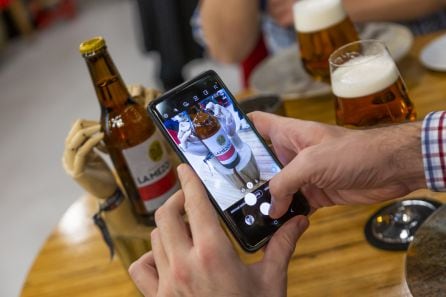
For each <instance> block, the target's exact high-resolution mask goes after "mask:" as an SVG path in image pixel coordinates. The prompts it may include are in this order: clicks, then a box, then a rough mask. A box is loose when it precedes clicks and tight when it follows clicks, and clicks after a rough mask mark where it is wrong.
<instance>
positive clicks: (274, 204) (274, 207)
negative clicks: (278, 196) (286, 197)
mask: <svg viewBox="0 0 446 297" xmlns="http://www.w3.org/2000/svg"><path fill="white" fill-rule="evenodd" d="M274 200H275V198H273V197H272V196H271V205H270V207H269V212H268V215H269V216H270V217H272V216H273V215H274V213H275V212H276V203H275V202H274Z"/></svg>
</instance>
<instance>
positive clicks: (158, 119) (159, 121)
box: [147, 70, 309, 252]
mask: <svg viewBox="0 0 446 297" xmlns="http://www.w3.org/2000/svg"><path fill="white" fill-rule="evenodd" d="M204 78H209V79H213V80H215V81H217V82H218V83H219V84H220V86H221V87H222V88H223V89H224V90H225V91H226V92H227V94H228V96H230V97H231V101H232V103H233V104H234V105H235V106H236V108H237V109H238V110H240V112H241V113H242V114H243V116H244V117H245V118H246V121H247V122H248V123H249V124H250V126H251V128H252V130H253V131H254V133H255V134H256V135H257V137H258V138H259V141H260V142H261V143H262V144H263V146H264V148H265V149H266V150H267V152H268V153H269V154H270V156H271V158H273V159H274V161H275V162H276V163H277V164H278V165H279V167H280V168H281V169H282V168H283V165H282V163H281V162H280V161H279V159H278V158H277V157H276V155H275V154H274V153H273V151H272V150H271V149H270V148H269V146H268V145H267V143H266V142H265V140H264V139H263V138H262V136H261V135H260V134H259V132H258V131H257V129H256V128H255V126H254V124H253V123H252V122H251V120H250V119H249V117H248V116H247V115H246V114H245V113H244V112H243V110H242V109H241V107H240V105H239V104H238V102H237V100H236V99H235V97H234V95H233V94H232V93H231V92H230V90H229V89H228V87H227V86H226V85H225V83H224V82H223V81H222V79H221V78H220V77H219V76H218V74H217V73H216V72H215V71H213V70H207V71H205V72H203V73H201V74H199V75H198V76H196V77H194V78H193V79H191V80H189V81H186V82H184V83H182V84H181V85H179V86H177V87H175V88H173V89H171V90H169V91H168V92H166V93H164V94H163V95H161V96H160V97H158V98H157V99H155V100H153V101H152V102H150V103H149V105H148V106H147V111H148V113H149V115H150V116H151V117H152V119H153V120H154V122H155V125H156V126H157V127H158V129H159V130H160V131H161V133H162V134H163V135H164V137H165V138H166V139H167V141H168V142H169V145H170V146H171V147H172V148H173V149H174V150H175V152H176V153H177V155H178V156H179V157H180V159H181V161H183V162H185V163H187V164H189V165H190V163H189V161H188V160H187V158H186V157H185V155H184V154H183V152H182V151H181V150H180V149H179V148H178V147H177V144H176V143H175V142H174V141H173V140H172V138H171V137H170V135H169V133H168V132H167V131H166V128H165V127H164V125H163V118H162V116H161V115H160V114H159V112H158V111H157V110H156V107H155V106H156V105H157V104H159V103H161V102H162V101H164V100H166V99H167V98H171V97H172V96H175V95H177V94H179V93H181V92H183V91H184V90H185V89H186V88H188V87H189V86H192V85H194V84H195V83H197V82H198V81H201V80H202V79H204ZM202 183H203V182H202ZM203 185H204V184H203ZM205 189H206V192H207V194H208V195H209V197H212V198H211V199H209V200H210V201H211V203H212V204H213V206H214V208H215V209H216V210H217V212H218V213H219V215H220V217H221V218H222V219H223V221H224V222H225V224H226V226H227V227H228V228H229V230H230V231H231V233H232V234H233V236H234V238H235V239H236V240H237V242H238V243H239V244H240V246H241V247H242V248H243V249H244V250H245V251H247V252H255V251H257V250H259V249H260V248H262V247H263V246H264V245H265V244H266V243H267V242H268V241H269V239H270V238H271V237H272V235H273V234H274V233H275V232H271V233H270V234H268V235H267V236H265V237H264V238H262V239H261V240H260V241H258V242H257V243H256V244H255V245H251V244H248V243H247V242H245V241H244V238H243V235H242V234H241V232H240V231H239V228H238V226H237V224H235V222H234V221H233V220H232V219H231V218H228V217H227V215H226V214H225V213H224V211H223V210H221V209H220V207H219V206H218V203H217V201H216V200H215V198H214V197H213V195H212V193H210V192H209V191H208V190H207V188H206V186H205ZM302 196H303V195H302ZM304 198H305V197H304ZM305 202H306V201H305ZM305 207H306V206H305ZM306 209H309V208H308V207H306ZM306 214H308V211H306V213H304V215H306Z"/></svg>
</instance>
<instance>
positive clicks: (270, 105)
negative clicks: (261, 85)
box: [239, 95, 285, 115]
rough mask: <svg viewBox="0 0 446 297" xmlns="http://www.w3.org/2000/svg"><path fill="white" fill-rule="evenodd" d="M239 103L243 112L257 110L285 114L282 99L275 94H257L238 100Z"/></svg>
mask: <svg viewBox="0 0 446 297" xmlns="http://www.w3.org/2000/svg"><path fill="white" fill-rule="evenodd" d="M239 104H240V107H241V108H242V110H243V111H244V112H245V113H250V112H252V111H256V110H258V111H264V112H269V113H274V114H277V115H285V109H284V106H283V102H282V99H280V97H279V96H277V95H258V96H254V97H250V98H247V99H243V100H240V101H239Z"/></svg>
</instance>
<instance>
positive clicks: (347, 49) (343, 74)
mask: <svg viewBox="0 0 446 297" xmlns="http://www.w3.org/2000/svg"><path fill="white" fill-rule="evenodd" d="M329 62H330V72H331V86H332V90H333V93H334V95H335V96H336V102H335V109H336V123H337V124H338V125H341V126H348V127H370V126H375V125H383V124H396V123H403V122H408V121H415V120H416V113H415V109H414V107H413V104H412V102H411V101H410V99H409V96H408V94H407V90H406V85H405V84H404V81H403V79H402V78H401V75H400V73H399V71H398V68H397V66H396V64H395V62H394V60H393V58H392V56H391V55H390V53H389V51H388V50H387V48H386V46H385V45H384V44H383V43H382V42H380V41H377V40H362V41H357V42H352V43H350V44H347V45H345V46H343V47H341V48H339V49H338V50H336V51H335V52H333V54H332V55H331V56H330V59H329Z"/></svg>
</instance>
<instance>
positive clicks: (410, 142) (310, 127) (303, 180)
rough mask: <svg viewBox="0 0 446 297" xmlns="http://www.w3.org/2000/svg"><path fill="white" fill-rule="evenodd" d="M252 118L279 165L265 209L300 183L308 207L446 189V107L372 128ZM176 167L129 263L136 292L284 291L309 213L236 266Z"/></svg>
mask: <svg viewBox="0 0 446 297" xmlns="http://www.w3.org/2000/svg"><path fill="white" fill-rule="evenodd" d="M250 118H251V120H252V121H253V123H254V125H255V126H256V128H257V129H258V131H259V133H260V134H261V135H262V136H263V137H264V138H266V139H269V140H271V142H272V144H273V148H274V150H275V152H276V154H277V156H278V158H279V159H280V160H281V162H283V163H284V164H285V167H284V168H283V170H282V171H281V172H280V173H278V174H277V175H276V176H274V177H273V179H272V180H271V182H270V187H271V194H272V196H273V197H274V198H273V199H272V206H273V207H272V209H271V210H270V215H271V216H272V217H278V216H280V215H281V214H283V213H284V212H285V209H286V208H287V207H288V205H289V202H290V194H291V193H294V192H295V191H297V190H299V189H300V190H301V191H302V192H303V193H304V194H305V196H306V197H307V199H308V201H309V203H310V205H311V207H312V208H313V210H316V209H317V208H320V207H324V206H330V205H335V204H371V203H374V202H378V201H382V200H384V199H390V198H396V197H400V196H403V195H405V194H408V193H410V192H411V191H413V190H416V189H419V188H423V187H426V185H427V187H428V188H429V189H431V190H434V191H446V157H445V155H444V154H442V153H441V152H443V151H444V149H445V146H446V138H444V137H443V133H442V130H443V128H444V127H445V126H446V124H445V122H444V120H445V119H446V112H433V113H430V114H429V115H428V116H426V118H425V119H424V121H423V123H421V122H415V123H406V124H401V125H394V126H388V127H384V128H376V129H369V130H350V129H346V128H343V127H338V126H331V125H325V124H320V123H316V122H308V121H301V120H297V119H290V118H285V117H279V116H275V115H271V114H267V113H262V112H254V113H252V114H250ZM178 173H179V178H180V181H181V185H182V190H180V191H178V192H177V193H176V194H175V195H173V196H172V197H171V198H170V199H169V200H168V201H167V202H166V203H165V204H164V205H163V206H162V207H161V208H160V209H159V210H158V211H157V213H156V214H155V219H156V223H157V226H158V227H157V228H156V229H155V230H154V231H153V232H152V233H151V240H152V248H153V250H152V251H151V252H149V253H147V254H145V255H144V256H142V257H141V258H140V259H139V260H138V261H136V262H135V263H133V264H132V266H131V267H130V269H129V272H130V275H131V277H132V278H133V280H134V282H135V284H136V285H137V287H138V288H139V290H140V291H141V292H142V293H143V294H144V295H145V296H185V297H186V296H191V297H192V296H194V297H201V296H203V297H204V296H206V297H207V296H214V297H219V296H221V297H223V296H225V297H226V296H239V297H242V296H246V297H248V296H265V297H266V296H268V297H275V296H277V297H279V296H285V295H286V288H287V266H288V263H289V260H290V258H291V256H292V254H293V251H294V248H295V244H296V242H297V240H298V238H299V237H300V235H301V234H302V233H303V232H304V231H305V229H306V228H307V227H308V220H307V218H305V217H303V216H296V217H294V218H292V219H290V220H289V221H288V222H287V223H286V224H284V225H283V226H282V227H281V228H280V229H279V230H278V231H277V232H276V233H275V234H274V236H273V237H272V238H271V240H270V242H269V243H268V245H267V246H266V248H265V254H264V256H263V259H262V260H261V261H260V262H258V263H255V264H250V265H246V264H243V263H242V261H241V260H240V258H239V257H238V255H237V253H236V252H235V251H234V249H233V247H232V246H231V243H230V241H229V239H228V238H227V237H226V235H225V232H224V231H223V229H222V227H221V226H220V224H219V221H218V218H217V214H216V212H215V210H214V209H213V207H212V205H211V203H210V201H209V200H208V197H207V194H206V191H205V189H204V187H203V185H202V184H201V182H200V181H199V179H198V177H197V175H196V174H195V173H194V172H193V171H192V169H191V168H190V167H189V166H187V165H184V164H182V165H180V166H179V167H178ZM185 213H186V214H187V216H188V219H189V222H188V224H187V223H185V222H184V220H183V216H184V214H185ZM204 226H205V227H204ZM291 281H292V280H291Z"/></svg>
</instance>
